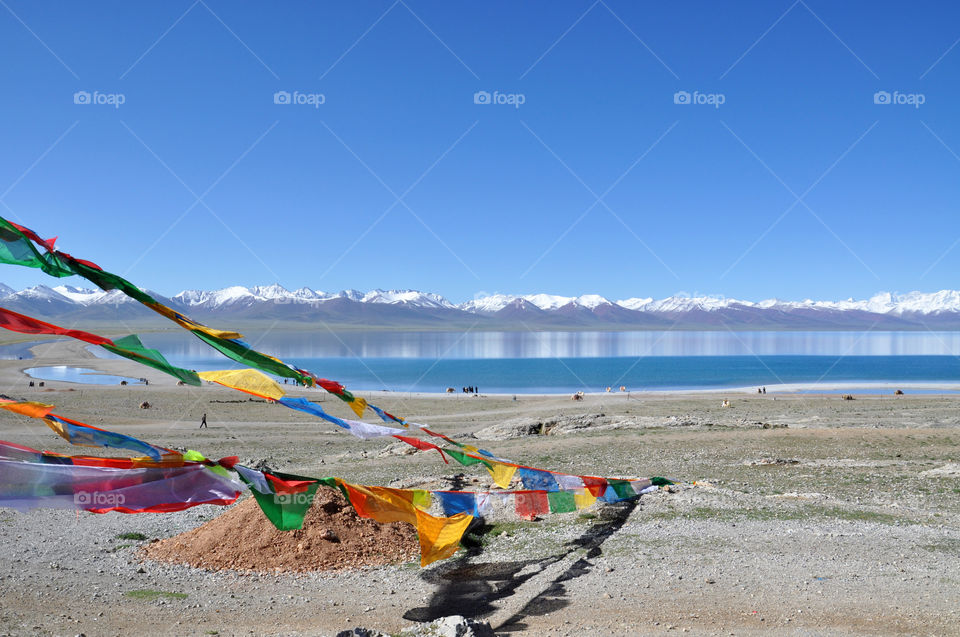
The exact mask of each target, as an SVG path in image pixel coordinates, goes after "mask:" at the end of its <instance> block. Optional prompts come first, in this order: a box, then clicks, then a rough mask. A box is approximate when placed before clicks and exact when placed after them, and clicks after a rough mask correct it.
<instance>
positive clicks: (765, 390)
mask: <svg viewBox="0 0 960 637" xmlns="http://www.w3.org/2000/svg"><path fill="white" fill-rule="evenodd" d="M763 393H764V394H766V393H767V386H766V385H764V386H763Z"/></svg>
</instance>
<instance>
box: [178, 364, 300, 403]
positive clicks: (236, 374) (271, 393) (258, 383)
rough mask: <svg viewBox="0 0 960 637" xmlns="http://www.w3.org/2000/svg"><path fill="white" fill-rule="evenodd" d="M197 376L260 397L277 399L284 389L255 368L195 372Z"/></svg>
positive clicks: (282, 394) (281, 396) (281, 395)
mask: <svg viewBox="0 0 960 637" xmlns="http://www.w3.org/2000/svg"><path fill="white" fill-rule="evenodd" d="M197 376H199V377H200V378H202V379H203V380H209V381H212V382H214V383H218V384H220V385H223V386H224V387H230V388H232V389H239V390H240V391H243V392H247V393H248V394H253V395H254V396H260V397H261V398H270V399H272V400H278V399H280V398H283V396H284V395H285V394H284V391H283V389H281V388H280V385H278V384H277V383H276V381H274V380H273V379H271V378H270V377H269V376H267V375H266V374H264V373H263V372H258V371H257V370H255V369H231V370H226V371H213V372H197Z"/></svg>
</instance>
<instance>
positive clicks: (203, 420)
mask: <svg viewBox="0 0 960 637" xmlns="http://www.w3.org/2000/svg"><path fill="white" fill-rule="evenodd" d="M204 427H207V415H206V414H204V415H203V418H201V419H200V429H203V428H204ZM207 429H209V427H207Z"/></svg>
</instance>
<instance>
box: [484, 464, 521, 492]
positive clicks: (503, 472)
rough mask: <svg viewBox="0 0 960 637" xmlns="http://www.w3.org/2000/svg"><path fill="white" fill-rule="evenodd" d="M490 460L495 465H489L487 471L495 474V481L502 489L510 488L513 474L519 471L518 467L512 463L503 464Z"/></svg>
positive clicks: (492, 474)
mask: <svg viewBox="0 0 960 637" xmlns="http://www.w3.org/2000/svg"><path fill="white" fill-rule="evenodd" d="M488 462H490V464H491V465H493V466H488V467H487V471H489V472H490V475H491V476H493V483H494V484H495V485H497V486H498V487H500V488H501V489H509V488H510V480H511V479H512V478H513V474H514V473H516V472H517V468H516V467H514V466H512V465H508V464H501V463H499V462H493V461H488Z"/></svg>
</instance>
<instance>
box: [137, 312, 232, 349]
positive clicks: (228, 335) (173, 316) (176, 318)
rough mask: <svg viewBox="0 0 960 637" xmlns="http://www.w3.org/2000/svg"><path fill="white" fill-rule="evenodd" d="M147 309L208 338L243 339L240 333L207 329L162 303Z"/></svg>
mask: <svg viewBox="0 0 960 637" xmlns="http://www.w3.org/2000/svg"><path fill="white" fill-rule="evenodd" d="M146 305H147V307H149V308H150V309H152V310H155V311H156V312H157V313H158V314H162V315H164V316H166V317H167V318H168V319H170V320H171V321H173V322H174V323H176V324H177V325H179V326H180V327H183V328H186V329H188V330H196V331H198V332H203V333H204V334H206V335H207V336H212V337H213V338H223V339H228V340H231V339H236V338H243V334H240V333H239V332H228V331H226V330H217V329H214V328H212V327H207V326H206V325H203V324H202V323H197V322H196V321H194V320H192V319H189V318H187V317H186V316H184V315H183V314H180V313H179V312H176V311H174V310H171V309H170V308H169V307H167V306H166V305H163V304H161V303H147V304H146Z"/></svg>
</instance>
